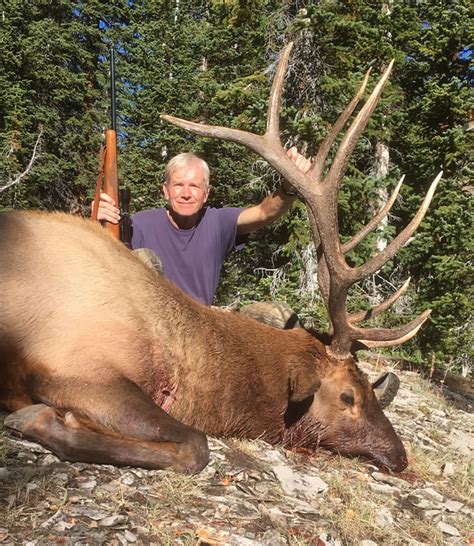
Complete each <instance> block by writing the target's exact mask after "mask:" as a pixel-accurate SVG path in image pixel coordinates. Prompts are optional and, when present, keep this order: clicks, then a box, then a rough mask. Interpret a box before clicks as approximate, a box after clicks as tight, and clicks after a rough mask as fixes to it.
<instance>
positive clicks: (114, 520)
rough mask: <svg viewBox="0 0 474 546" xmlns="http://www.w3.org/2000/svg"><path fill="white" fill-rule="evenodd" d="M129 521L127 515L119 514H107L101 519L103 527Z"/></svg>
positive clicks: (100, 523)
mask: <svg viewBox="0 0 474 546" xmlns="http://www.w3.org/2000/svg"><path fill="white" fill-rule="evenodd" d="M126 521H127V516H120V515H118V514H116V515H114V516H107V517H105V518H104V519H101V520H100V521H99V525H100V526H101V527H115V526H116V525H120V524H122V523H125V522H126Z"/></svg>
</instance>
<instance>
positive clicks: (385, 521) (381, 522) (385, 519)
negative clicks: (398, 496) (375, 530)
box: [375, 508, 394, 529]
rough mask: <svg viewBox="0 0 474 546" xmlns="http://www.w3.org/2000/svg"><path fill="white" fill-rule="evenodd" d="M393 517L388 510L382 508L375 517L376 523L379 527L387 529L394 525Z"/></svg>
mask: <svg viewBox="0 0 474 546" xmlns="http://www.w3.org/2000/svg"><path fill="white" fill-rule="evenodd" d="M393 521H394V520H393V516H392V513H391V512H390V510H389V509H388V508H380V509H379V510H378V512H377V514H376V515H375V522H376V523H377V525H378V526H379V527H381V528H382V529H385V528H386V527H391V526H392V525H393Z"/></svg>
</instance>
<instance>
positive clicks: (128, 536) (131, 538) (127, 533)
mask: <svg viewBox="0 0 474 546" xmlns="http://www.w3.org/2000/svg"><path fill="white" fill-rule="evenodd" d="M124 536H125V539H126V540H127V542H136V541H137V537H136V535H134V534H133V533H132V532H131V531H129V530H128V529H125V532H124Z"/></svg>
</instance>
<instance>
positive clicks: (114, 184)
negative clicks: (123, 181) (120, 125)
mask: <svg viewBox="0 0 474 546" xmlns="http://www.w3.org/2000/svg"><path fill="white" fill-rule="evenodd" d="M104 192H105V193H106V194H107V195H108V196H110V197H112V199H113V200H114V201H115V205H116V206H120V203H119V191H118V167H117V133H116V132H115V131H114V130H113V129H107V131H106V132H105V162H104ZM104 223H105V229H106V230H107V231H109V232H110V233H111V234H112V235H113V236H114V237H115V238H116V239H120V226H119V225H118V224H111V223H110V222H104Z"/></svg>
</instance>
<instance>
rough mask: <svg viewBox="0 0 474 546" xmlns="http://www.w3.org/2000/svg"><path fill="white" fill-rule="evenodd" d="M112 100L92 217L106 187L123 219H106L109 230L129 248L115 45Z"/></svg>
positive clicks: (111, 78)
mask: <svg viewBox="0 0 474 546" xmlns="http://www.w3.org/2000/svg"><path fill="white" fill-rule="evenodd" d="M110 102H111V123H112V128H111V129H107V130H106V131H105V144H102V145H101V147H100V153H99V172H98V175H97V183H96V188H95V196H94V207H93V214H92V219H93V220H97V212H98V208H99V200H100V193H101V191H102V185H103V191H104V192H105V193H106V194H107V195H109V196H110V197H112V199H113V200H114V201H115V203H117V204H118V205H119V208H120V220H119V223H118V224H111V223H110V222H103V225H104V227H105V229H106V230H107V231H109V232H110V233H111V234H112V235H113V236H114V237H115V238H116V239H120V241H122V242H123V243H124V244H125V245H126V246H127V247H128V248H131V245H132V221H131V219H130V212H129V205H130V188H127V187H125V188H122V189H120V191H119V186H118V166H117V114H116V107H115V55H114V49H113V48H111V49H110Z"/></svg>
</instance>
